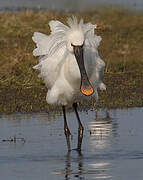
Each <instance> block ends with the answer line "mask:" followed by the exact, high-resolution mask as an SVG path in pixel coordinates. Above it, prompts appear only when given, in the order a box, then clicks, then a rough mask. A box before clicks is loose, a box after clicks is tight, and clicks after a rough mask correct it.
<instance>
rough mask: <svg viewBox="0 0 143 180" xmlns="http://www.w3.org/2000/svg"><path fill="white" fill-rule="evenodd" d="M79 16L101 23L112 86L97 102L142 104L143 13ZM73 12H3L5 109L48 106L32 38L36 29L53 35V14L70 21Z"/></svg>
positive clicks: (0, 54)
mask: <svg viewBox="0 0 143 180" xmlns="http://www.w3.org/2000/svg"><path fill="white" fill-rule="evenodd" d="M75 15H76V16H77V17H78V18H80V17H82V18H83V19H84V20H85V22H89V21H90V22H92V23H95V24H97V25H98V26H97V30H96V31H95V33H96V34H98V35H100V36H101V37H102V43H101V44H100V47H99V51H100V56H101V57H102V58H103V59H104V61H105V62H106V69H105V78H104V82H105V84H107V87H108V89H107V92H106V93H105V92H104V93H102V92H101V93H100V94H101V97H100V101H99V104H98V106H99V107H106V106H107V107H133V106H142V105H143V95H142V94H143V90H142V89H143V88H142V87H143V82H142V79H143V51H142V47H143V20H142V19H143V14H137V13H131V12H128V11H125V10H122V9H116V8H115V9H112V10H111V9H104V10H96V11H93V12H87V13H84V14H75ZM69 16H71V14H67V13H58V12H34V11H30V10H28V11H26V12H19V13H1V14H0V94H1V95H0V112H16V111H39V110H46V109H49V106H48V105H47V104H46V102H45V95H46V88H45V86H44V84H43V82H42V80H41V79H38V78H37V74H38V72H36V71H35V70H33V69H32V66H34V65H35V64H36V63H37V59H36V58H34V57H33V55H32V51H33V49H34V48H35V45H34V43H33V42H32V39H31V37H32V35H33V32H35V31H39V32H43V33H46V34H48V33H49V32H50V29H49V26H48V22H49V21H50V20H51V19H58V20H60V21H62V22H64V23H66V20H67V17H69ZM39 102H40V103H39ZM39 104H40V105H39ZM92 104H95V102H94V101H93V102H92Z"/></svg>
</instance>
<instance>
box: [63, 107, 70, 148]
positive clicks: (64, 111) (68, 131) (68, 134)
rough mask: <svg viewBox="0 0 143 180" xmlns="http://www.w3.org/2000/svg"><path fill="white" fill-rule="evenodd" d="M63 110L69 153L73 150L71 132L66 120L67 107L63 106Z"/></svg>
mask: <svg viewBox="0 0 143 180" xmlns="http://www.w3.org/2000/svg"><path fill="white" fill-rule="evenodd" d="M62 108H63V115H64V131H65V136H66V140H67V146H68V151H70V150H71V147H70V135H71V133H70V130H69V128H68V124H67V119H66V110H65V106H62Z"/></svg>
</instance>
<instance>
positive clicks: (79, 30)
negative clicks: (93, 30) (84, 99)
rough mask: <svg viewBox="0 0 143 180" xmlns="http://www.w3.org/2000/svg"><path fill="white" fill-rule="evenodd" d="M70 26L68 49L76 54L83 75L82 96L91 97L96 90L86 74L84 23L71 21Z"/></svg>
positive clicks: (75, 20)
mask: <svg viewBox="0 0 143 180" xmlns="http://www.w3.org/2000/svg"><path fill="white" fill-rule="evenodd" d="M68 23H69V25H70V27H71V28H70V29H69V31H68V32H67V49H68V51H69V52H70V53H72V54H74V56H75V58H76V61H77V64H78V67H79V70H80V74H81V85H80V91H81V93H82V94H84V95H86V96H90V95H92V94H93V93H94V89H93V87H92V85H91V83H90V82H89V78H88V76H87V73H86V69H85V66H84V41H85V35H84V31H83V27H82V25H83V22H82V21H80V23H79V24H78V22H77V19H76V18H75V19H74V18H73V20H72V19H70V22H68Z"/></svg>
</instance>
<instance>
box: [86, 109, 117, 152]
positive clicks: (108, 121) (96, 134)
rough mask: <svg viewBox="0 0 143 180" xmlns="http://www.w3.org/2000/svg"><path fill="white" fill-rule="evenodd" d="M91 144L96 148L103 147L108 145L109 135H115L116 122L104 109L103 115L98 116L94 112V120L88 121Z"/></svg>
mask: <svg viewBox="0 0 143 180" xmlns="http://www.w3.org/2000/svg"><path fill="white" fill-rule="evenodd" d="M89 129H90V131H89V132H90V135H91V137H92V139H91V145H92V146H94V147H95V148H97V149H104V148H106V147H108V146H109V145H110V137H111V136H112V135H113V136H116V130H117V123H116V122H115V121H113V119H112V118H111V117H110V114H109V112H108V111H106V113H105V116H104V117H100V116H99V115H98V112H96V115H95V120H94V121H91V122H90V123H89Z"/></svg>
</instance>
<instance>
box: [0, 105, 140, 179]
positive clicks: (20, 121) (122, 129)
mask: <svg viewBox="0 0 143 180" xmlns="http://www.w3.org/2000/svg"><path fill="white" fill-rule="evenodd" d="M79 113H80V117H81V119H82V122H83V124H84V128H85V131H84V139H83V146H82V154H78V153H77V152H76V151H74V150H72V151H71V153H67V147H66V141H65V136H64V132H63V117H62V114H61V113H60V112H50V113H34V114H12V115H1V116H0V179H3V180H39V179H40V180H64V179H65V180H73V179H75V180H86V179H88V180H92V179H98V180H99V179H106V180H112V179H113V180H135V179H136V180H142V179H143V141H142V138H143V118H142V117H143V108H134V109H128V110H124V109H122V110H119V109H118V110H109V111H106V110H99V111H98V112H97V113H96V111H95V110H88V111H81V112H79ZM67 117H68V120H69V127H70V129H71V133H72V140H71V144H72V148H75V147H76V143H77V128H78V125H77V122H76V119H75V115H74V113H73V112H72V111H68V112H67ZM14 137H15V141H16V142H13V141H12V142H9V141H8V140H10V139H13V138H14Z"/></svg>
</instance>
